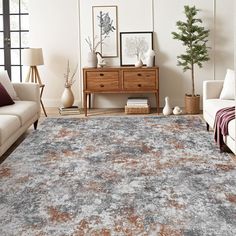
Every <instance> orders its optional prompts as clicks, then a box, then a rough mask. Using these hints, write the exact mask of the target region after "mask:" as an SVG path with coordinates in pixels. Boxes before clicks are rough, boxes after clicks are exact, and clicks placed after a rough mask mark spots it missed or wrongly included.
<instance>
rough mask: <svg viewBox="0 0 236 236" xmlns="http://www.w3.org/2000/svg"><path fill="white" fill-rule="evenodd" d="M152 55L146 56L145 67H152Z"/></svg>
mask: <svg viewBox="0 0 236 236" xmlns="http://www.w3.org/2000/svg"><path fill="white" fill-rule="evenodd" d="M153 62H154V56H148V57H147V67H153Z"/></svg>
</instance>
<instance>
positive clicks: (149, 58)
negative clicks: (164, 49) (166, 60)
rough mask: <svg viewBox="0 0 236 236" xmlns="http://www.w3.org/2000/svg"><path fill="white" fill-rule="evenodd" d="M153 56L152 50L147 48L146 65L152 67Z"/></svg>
mask: <svg viewBox="0 0 236 236" xmlns="http://www.w3.org/2000/svg"><path fill="white" fill-rule="evenodd" d="M154 57H155V52H154V50H152V49H149V50H148V52H147V53H146V63H147V67H153V66H154Z"/></svg>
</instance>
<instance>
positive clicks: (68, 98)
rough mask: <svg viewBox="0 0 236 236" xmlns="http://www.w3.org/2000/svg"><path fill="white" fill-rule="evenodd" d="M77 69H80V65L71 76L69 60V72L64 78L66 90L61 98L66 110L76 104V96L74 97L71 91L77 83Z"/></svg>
mask: <svg viewBox="0 0 236 236" xmlns="http://www.w3.org/2000/svg"><path fill="white" fill-rule="evenodd" d="M77 69H78V65H77V66H76V68H75V70H74V72H73V73H72V75H71V76H70V64H69V60H68V62H67V71H66V74H65V75H64V77H65V79H66V80H65V89H64V91H63V93H62V96H61V103H62V105H63V107H64V108H67V107H72V106H73V104H74V95H73V92H72V90H71V86H72V85H73V83H74V82H75V78H74V77H75V74H76V71H77Z"/></svg>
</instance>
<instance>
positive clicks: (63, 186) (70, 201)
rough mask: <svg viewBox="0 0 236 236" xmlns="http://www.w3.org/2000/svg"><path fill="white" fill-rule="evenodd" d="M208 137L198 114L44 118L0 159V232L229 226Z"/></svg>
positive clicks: (184, 230) (190, 230) (229, 207)
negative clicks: (13, 150) (39, 125)
mask: <svg viewBox="0 0 236 236" xmlns="http://www.w3.org/2000/svg"><path fill="white" fill-rule="evenodd" d="M212 140H213V138H212V133H211V132H207V131H206V130H205V126H204V124H203V123H202V121H201V119H200V118H199V117H197V116H170V117H141V116H140V117H113V118H112V117H105V118H89V119H51V118H50V119H47V120H45V122H44V123H43V124H42V125H41V127H39V129H38V130H37V131H35V132H32V134H30V135H29V136H28V137H27V138H26V140H24V142H23V143H22V144H21V145H20V146H19V147H18V148H17V149H16V151H15V152H14V153H13V154H12V155H11V156H10V157H9V158H7V160H5V162H4V163H3V164H2V165H1V166H0V235H1V236H9V235H12V236H18V235H22V236H25V235H37V236H54V235H55V236H59V235H63V236H149V235H150V236H193V235H199V236H202V235H203V236H204V235H205V236H209V235H214V236H223V235H224V236H235V235H236V178H235V176H236V161H235V160H236V159H235V158H234V157H233V156H232V155H230V154H226V153H220V152H219V151H218V148H217V147H216V145H215V144H214V142H213V141H212Z"/></svg>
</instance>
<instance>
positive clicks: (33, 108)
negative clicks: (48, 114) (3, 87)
mask: <svg viewBox="0 0 236 236" xmlns="http://www.w3.org/2000/svg"><path fill="white" fill-rule="evenodd" d="M37 112H38V104H37V103H36V102H32V101H15V104H14V105H11V106H5V107H0V114H3V115H15V116H17V117H18V118H19V119H20V121H21V125H24V124H25V122H27V121H28V120H29V119H31V118H32V117H33V116H34V115H35V114H37Z"/></svg>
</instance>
